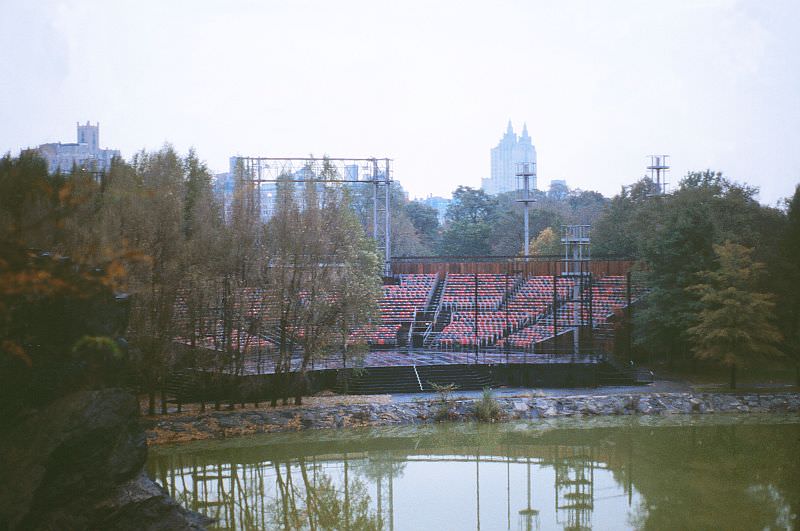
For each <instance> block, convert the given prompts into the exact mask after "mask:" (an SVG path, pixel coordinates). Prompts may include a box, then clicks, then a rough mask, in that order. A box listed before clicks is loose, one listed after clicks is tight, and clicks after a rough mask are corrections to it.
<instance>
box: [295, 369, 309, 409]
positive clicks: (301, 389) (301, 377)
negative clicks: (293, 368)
mask: <svg viewBox="0 0 800 531" xmlns="http://www.w3.org/2000/svg"><path fill="white" fill-rule="evenodd" d="M305 390H306V372H305V370H302V371H300V372H298V373H297V383H296V384H295V387H294V405H296V406H302V405H303V394H304V393H305Z"/></svg>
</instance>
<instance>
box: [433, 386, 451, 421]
mask: <svg viewBox="0 0 800 531" xmlns="http://www.w3.org/2000/svg"><path fill="white" fill-rule="evenodd" d="M428 383H429V384H431V387H432V388H433V390H434V391H436V393H437V394H438V395H439V400H438V402H439V407H438V408H437V409H436V413H435V414H434V418H435V419H436V420H437V421H443V420H452V418H453V417H454V416H455V415H453V413H452V412H451V411H450V408H451V407H452V406H453V399H452V394H453V391H455V390H457V389H458V386H457V385H456V384H453V383H449V384H447V385H439V384H437V383H435V382H428Z"/></svg>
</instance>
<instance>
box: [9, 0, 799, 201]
mask: <svg viewBox="0 0 800 531" xmlns="http://www.w3.org/2000/svg"><path fill="white" fill-rule="evenodd" d="M798 27H800V2H797V1H796V0H785V1H782V0H774V1H773V0H753V1H749V2H740V1H733V0H692V1H683V2H681V1H669V2H648V1H643V0H636V1H629V2H623V1H614V2H612V1H610V0H609V1H594V0H593V1H586V2H553V1H544V0H542V1H530V0H529V1H522V0H520V1H498V0H494V1H488V0H487V1H482V2H472V1H465V0H460V1H435V2H434V1H420V2H417V1H409V0H403V1H395V2H380V1H377V0H369V1H364V2H354V1H346V0H344V1H343V0H337V1H335V2H332V1H322V0H320V1H316V2H310V1H291V2H289V1H277V0H276V1H256V0H252V1H243V0H242V1H225V2H223V1H219V2H211V1H198V0H192V1H145V0H136V1H130V2H122V1H109V0H80V1H78V0H68V1H41V2H39V1H35V0H32V1H30V0H25V1H22V0H20V1H15V0H0V151H3V152H5V151H11V152H12V153H13V154H16V153H17V152H18V151H19V149H20V148H22V147H26V146H35V145H38V144H40V143H44V142H54V141H62V142H74V141H75V122H77V121H82V122H85V121H87V120H91V121H92V122H93V123H94V122H97V121H99V122H100V142H101V145H102V146H104V147H111V148H117V149H120V150H122V154H123V156H125V157H129V156H130V155H132V154H133V153H135V152H136V151H138V150H140V149H143V148H144V149H157V148H159V147H160V146H161V145H163V143H164V142H170V143H172V144H173V145H174V146H175V147H176V148H177V149H178V150H179V151H181V152H185V151H186V150H188V149H189V148H190V147H191V146H194V147H195V148H196V149H197V151H198V154H199V155H200V157H201V158H203V159H204V160H205V161H206V162H207V163H208V165H209V167H210V168H211V169H212V170H213V171H214V172H222V171H226V170H227V166H228V157H230V156H231V155H236V154H239V155H251V156H273V157H281V156H287V157H288V156H306V155H308V154H314V155H323V154H327V155H330V156H334V157H368V156H377V157H390V158H393V159H394V160H395V177H396V178H397V179H399V180H400V182H401V183H402V185H403V186H404V187H405V188H406V190H408V191H409V192H410V193H411V195H412V196H416V197H423V196H427V195H428V194H434V195H449V193H450V192H451V191H452V190H453V189H454V188H455V187H456V186H458V185H460V184H464V185H468V186H474V187H478V186H480V179H481V177H487V176H488V174H489V150H490V148H492V147H493V146H495V145H496V144H497V142H498V141H499V140H500V137H501V136H502V134H503V132H504V130H505V127H506V124H507V122H508V120H509V119H511V120H512V122H513V124H514V127H515V129H516V131H517V132H520V131H521V129H522V124H523V122H527V124H528V130H529V132H530V134H531V136H532V137H533V141H534V144H535V145H536V149H537V154H538V162H539V187H540V188H545V189H546V188H547V186H548V185H549V181H550V179H566V181H567V183H568V184H569V186H570V187H573V188H574V187H579V188H582V189H586V190H597V191H599V192H601V193H603V194H604V195H607V196H611V195H613V194H615V193H617V192H618V191H619V189H620V186H622V185H623V184H629V183H631V182H633V181H634V180H636V179H637V178H639V177H641V176H642V175H643V174H644V173H645V166H646V165H647V162H648V159H647V155H649V154H655V153H657V154H662V153H666V154H669V155H670V156H671V163H672V167H673V170H672V175H671V177H670V180H671V181H672V182H673V183H677V181H678V180H679V179H680V177H681V176H683V175H685V173H686V172H687V171H689V170H694V169H705V168H713V169H715V170H721V171H723V172H724V173H725V174H727V175H728V176H729V177H731V178H732V179H734V180H736V181H739V182H747V183H749V184H751V185H755V186H758V187H759V188H760V189H761V194H760V200H761V201H762V202H763V203H767V204H775V203H776V201H778V200H779V199H781V198H783V197H786V196H789V195H791V193H793V190H794V186H795V184H796V183H798V182H800V32H798Z"/></svg>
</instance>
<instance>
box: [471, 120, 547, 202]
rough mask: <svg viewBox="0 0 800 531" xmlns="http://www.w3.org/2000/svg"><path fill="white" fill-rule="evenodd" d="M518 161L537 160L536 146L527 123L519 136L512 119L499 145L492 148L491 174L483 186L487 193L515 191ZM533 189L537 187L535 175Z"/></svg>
mask: <svg viewBox="0 0 800 531" xmlns="http://www.w3.org/2000/svg"><path fill="white" fill-rule="evenodd" d="M518 162H533V163H535V162H536V148H535V147H534V145H533V141H532V140H531V137H530V135H529V134H528V125H527V123H525V124H523V126H522V134H521V135H520V136H519V137H517V135H516V133H514V127H513V126H512V124H511V120H509V121H508V127H507V128H506V132H505V134H504V135H503V137H502V138H501V139H500V142H498V144H497V146H495V147H494V148H492V150H491V174H490V177H489V178H488V179H483V180H482V183H481V188H482V189H483V191H484V192H486V193H487V194H491V195H495V194H501V193H504V192H513V191H514V190H515V189H516V166H517V163H518ZM531 184H532V185H533V186H532V188H533V189H536V177H535V176H534V180H533V183H531Z"/></svg>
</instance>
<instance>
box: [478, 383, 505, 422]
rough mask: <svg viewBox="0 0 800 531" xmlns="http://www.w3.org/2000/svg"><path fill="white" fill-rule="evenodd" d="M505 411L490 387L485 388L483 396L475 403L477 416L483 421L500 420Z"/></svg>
mask: <svg viewBox="0 0 800 531" xmlns="http://www.w3.org/2000/svg"><path fill="white" fill-rule="evenodd" d="M502 416H503V411H502V409H500V404H499V403H498V402H497V400H495V398H494V396H492V390H491V389H489V388H488V387H485V388H484V389H483V397H482V398H481V400H480V401H479V402H476V403H475V417H477V419H478V420H480V421H481V422H494V421H496V420H500V418H501V417H502Z"/></svg>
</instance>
